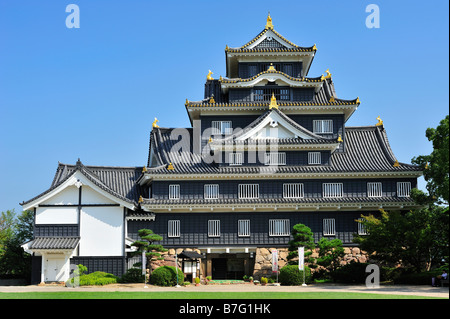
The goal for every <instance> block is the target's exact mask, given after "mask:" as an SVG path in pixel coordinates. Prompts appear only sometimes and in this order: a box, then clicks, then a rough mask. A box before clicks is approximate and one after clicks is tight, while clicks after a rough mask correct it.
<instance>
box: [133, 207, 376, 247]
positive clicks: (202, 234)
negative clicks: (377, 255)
mask: <svg viewBox="0 0 450 319" xmlns="http://www.w3.org/2000/svg"><path fill="white" fill-rule="evenodd" d="M361 214H366V215H367V214H369V213H368V212H364V213H363V212H344V211H339V212H276V211H273V212H250V213H240V212H239V213H233V212H231V213H214V212H210V213H178V214H177V213H161V214H156V219H155V221H154V222H149V221H128V237H130V238H132V239H135V240H137V239H138V238H139V236H138V231H139V229H143V228H147V229H151V230H153V231H154V232H155V233H156V234H158V235H161V236H162V237H163V240H162V241H161V244H162V245H164V246H166V247H174V246H184V247H202V246H214V245H218V246H223V245H230V246H239V245H247V246H264V247H268V246H272V245H287V244H288V242H289V241H290V240H292V236H269V220H270V219H289V221H290V230H292V227H293V226H294V225H295V224H298V223H302V224H305V225H306V226H308V227H310V228H311V231H312V232H313V234H314V240H315V241H316V242H318V241H319V240H320V238H322V237H323V219H324V218H334V219H335V223H336V235H335V236H325V237H327V238H329V239H335V238H338V239H340V240H341V241H342V242H343V243H344V244H351V243H352V240H353V236H354V234H355V233H357V231H358V224H357V222H356V221H355V220H356V219H358V218H359V217H361ZM372 214H378V212H372ZM240 219H249V220H250V237H239V236H238V220H240ZM169 220H180V237H176V238H169V237H168V221H169ZM208 220H220V237H208Z"/></svg>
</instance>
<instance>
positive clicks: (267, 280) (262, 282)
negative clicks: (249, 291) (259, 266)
mask: <svg viewBox="0 0 450 319" xmlns="http://www.w3.org/2000/svg"><path fill="white" fill-rule="evenodd" d="M268 282H269V279H267V278H266V277H261V284H267V283H268Z"/></svg>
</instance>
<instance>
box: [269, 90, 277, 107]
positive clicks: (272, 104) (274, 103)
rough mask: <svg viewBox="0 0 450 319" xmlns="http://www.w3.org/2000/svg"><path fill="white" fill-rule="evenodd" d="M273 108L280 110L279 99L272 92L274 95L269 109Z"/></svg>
mask: <svg viewBox="0 0 450 319" xmlns="http://www.w3.org/2000/svg"><path fill="white" fill-rule="evenodd" d="M271 109H277V110H278V103H277V99H276V97H275V93H272V97H271V98H270V105H269V110H271Z"/></svg>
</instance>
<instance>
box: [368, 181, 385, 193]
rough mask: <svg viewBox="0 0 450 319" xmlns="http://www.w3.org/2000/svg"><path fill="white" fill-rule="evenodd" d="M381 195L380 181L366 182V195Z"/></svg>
mask: <svg viewBox="0 0 450 319" xmlns="http://www.w3.org/2000/svg"><path fill="white" fill-rule="evenodd" d="M382 195H383V192H382V184H381V183H380V182H377V183H367V196H368V197H381V196H382Z"/></svg>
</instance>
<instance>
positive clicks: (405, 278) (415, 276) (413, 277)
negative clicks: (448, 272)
mask: <svg viewBox="0 0 450 319" xmlns="http://www.w3.org/2000/svg"><path fill="white" fill-rule="evenodd" d="M441 274H442V271H439V270H433V271H426V272H420V273H404V274H401V275H400V276H398V278H397V279H395V280H394V283H395V284H404V285H431V278H433V277H437V276H439V275H441Z"/></svg>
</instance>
